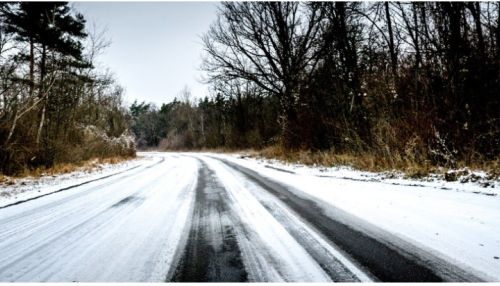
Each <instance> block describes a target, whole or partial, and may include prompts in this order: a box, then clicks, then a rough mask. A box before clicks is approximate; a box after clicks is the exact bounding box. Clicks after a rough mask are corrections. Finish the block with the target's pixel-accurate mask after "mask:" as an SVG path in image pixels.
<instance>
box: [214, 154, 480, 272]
mask: <svg viewBox="0 0 500 286" xmlns="http://www.w3.org/2000/svg"><path fill="white" fill-rule="evenodd" d="M209 157H211V158H213V159H216V160H218V161H220V162H222V163H224V164H225V165H227V166H228V167H230V168H232V169H233V170H235V171H237V172H239V173H241V174H242V175H243V176H244V177H246V178H247V179H248V180H250V181H252V182H254V183H255V184H257V185H258V186H259V187H261V188H262V189H264V190H266V191H267V192H268V193H270V194H272V195H273V196H275V197H276V198H277V199H279V200H280V201H281V202H283V203H284V204H285V205H287V206H288V207H290V209H292V210H293V211H294V212H295V213H297V214H299V215H300V216H301V217H302V219H304V220H305V221H306V222H307V223H308V224H310V225H311V226H313V227H314V228H315V229H317V230H318V231H320V233H321V234H322V235H323V236H325V237H326V238H327V239H328V240H330V241H331V242H332V243H333V244H334V245H336V246H338V247H340V248H341V249H342V250H343V251H344V252H346V253H347V254H349V255H350V256H351V257H352V258H353V259H355V260H356V261H357V262H358V263H359V264H361V265H362V266H363V267H364V268H365V270H367V271H369V272H370V273H371V274H372V275H373V276H375V277H376V278H377V279H379V280H381V281H399V282H406V281H408V282H441V281H449V280H453V281H481V279H479V278H478V277H475V276H474V275H472V274H468V273H466V272H465V271H462V270H460V269H457V267H454V266H453V265H450V264H449V263H447V262H445V261H442V260H440V259H439V258H437V257H432V260H434V261H437V264H439V268H440V269H438V268H435V267H434V266H436V263H430V262H431V259H427V260H422V259H420V257H419V256H417V255H416V254H413V253H410V252H407V251H406V250H403V249H400V248H398V247H397V246H395V245H390V244H386V243H385V242H384V241H380V240H378V239H377V238H375V237H372V236H370V235H368V234H366V233H363V232H361V231H359V230H356V229H354V228H352V227H350V226H349V225H347V224H345V223H343V222H340V221H337V220H335V219H334V218H332V217H329V216H328V215H326V214H325V213H324V210H323V209H322V208H321V207H320V206H319V205H318V204H317V203H316V202H315V201H313V200H310V199H307V198H304V197H302V196H301V197H299V196H298V195H296V194H295V193H296V192H297V193H300V191H296V192H295V191H294V192H292V191H290V190H289V187H286V186H284V185H281V184H280V183H277V182H275V181H273V180H271V179H268V178H266V177H263V176H261V175H259V174H258V173H257V172H255V171H253V170H251V169H248V168H246V167H243V166H240V165H238V164H236V163H233V162H230V161H228V160H225V159H221V158H217V157H212V156H209ZM331 208H332V209H334V207H333V206H331ZM426 255H429V254H426ZM438 270H439V271H438Z"/></svg>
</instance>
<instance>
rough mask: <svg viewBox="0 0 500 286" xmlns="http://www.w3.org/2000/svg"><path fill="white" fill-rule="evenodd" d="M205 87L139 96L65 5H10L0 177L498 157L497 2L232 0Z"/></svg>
mask: <svg viewBox="0 0 500 286" xmlns="http://www.w3.org/2000/svg"><path fill="white" fill-rule="evenodd" d="M218 8H219V9H218V14H217V19H216V20H215V21H214V22H213V24H212V25H211V26H210V27H207V31H206V33H205V34H204V35H202V37H201V41H202V42H203V47H204V54H203V63H202V65H201V67H200V68H201V69H202V70H203V71H204V72H205V74H206V77H205V78H204V79H203V80H204V82H205V83H206V84H207V85H208V86H209V87H210V88H209V89H210V93H209V95H206V96H205V95H197V94H191V92H190V91H189V88H188V87H186V88H185V89H183V90H182V91H180V92H179V94H178V95H177V97H176V99H175V100H174V101H171V102H165V103H164V104H162V105H161V106H159V107H158V106H155V105H154V104H153V103H147V102H144V101H135V102H134V103H132V105H130V106H127V104H126V103H125V102H124V101H123V92H124V91H123V88H122V87H121V86H120V85H119V84H118V83H117V81H116V79H115V78H114V77H113V75H112V74H111V73H110V72H108V71H107V70H106V69H103V68H102V67H99V66H98V65H97V64H96V58H97V57H98V55H99V54H100V53H102V52H103V50H104V49H105V48H106V47H107V46H108V45H109V42H108V41H107V40H106V38H105V33H104V32H102V31H100V30H99V29H97V28H96V27H93V26H91V25H88V23H87V22H86V20H85V18H84V17H83V16H82V15H81V14H79V13H77V12H75V11H73V10H72V8H71V7H70V5H68V3H67V2H16V3H8V2H3V3H0V95H1V96H0V166H1V167H0V172H2V173H4V174H16V173H20V172H23V171H24V170H30V169H34V168H40V167H42V168H45V167H50V166H53V165H54V164H58V163H64V162H79V161H83V160H87V159H90V158H94V157H111V156H134V154H135V149H136V147H137V148H139V149H160V150H202V149H211V150H214V149H220V150H243V149H254V150H257V151H258V152H260V153H261V154H262V155H264V156H270V157H278V158H284V159H293V160H301V161H303V162H308V161H309V162H311V163H321V164H327V165H331V164H337V163H340V164H351V165H354V166H356V167H361V168H368V169H406V170H409V169H412V168H413V169H416V170H424V171H425V170H427V169H429V168H431V167H435V166H443V167H448V168H455V167H459V166H463V165H467V166H478V167H482V166H486V165H488V166H490V167H491V166H492V168H493V170H494V171H495V172H497V173H498V170H499V155H500V144H499V143H500V142H499V140H500V104H499V95H500V17H499V13H500V3H496V2H222V3H219V4H218Z"/></svg>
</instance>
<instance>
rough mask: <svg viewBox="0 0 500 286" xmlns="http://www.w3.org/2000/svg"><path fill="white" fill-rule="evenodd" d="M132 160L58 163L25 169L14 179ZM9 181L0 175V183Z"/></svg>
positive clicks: (89, 169) (51, 174)
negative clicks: (48, 166)
mask: <svg viewBox="0 0 500 286" xmlns="http://www.w3.org/2000/svg"><path fill="white" fill-rule="evenodd" d="M132 158H134V156H113V157H108V158H93V159H90V160H86V161H82V162H79V163H59V164H55V165H54V166H52V167H50V168H43V167H39V168H36V169H31V170H30V169H25V170H24V171H23V172H21V173H19V174H18V175H16V176H15V177H16V178H23V177H41V176H53V175H61V174H67V173H71V172H76V171H80V172H81V171H83V172H91V171H94V170H96V169H99V168H101V167H100V165H101V164H118V163H121V162H124V161H127V160H130V159H132ZM7 181H9V177H6V176H4V175H2V174H0V183H3V182H7Z"/></svg>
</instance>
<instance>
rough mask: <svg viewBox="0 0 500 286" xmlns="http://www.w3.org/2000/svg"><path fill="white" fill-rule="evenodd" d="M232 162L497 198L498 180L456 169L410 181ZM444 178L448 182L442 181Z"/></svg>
mask: <svg viewBox="0 0 500 286" xmlns="http://www.w3.org/2000/svg"><path fill="white" fill-rule="evenodd" d="M228 156H231V157H233V158H237V159H244V160H247V161H250V162H255V163H258V164H259V165H263V166H264V167H266V168H269V169H274V170H277V171H282V172H288V173H293V174H298V175H310V176H317V177H325V178H333V179H345V180H352V181H360V182H379V183H383V184H389V185H397V186H408V187H426V188H434V189H438V190H447V191H450V190H451V191H456V192H470V193H475V194H481V195H487V196H499V195H500V179H496V180H495V179H492V178H490V176H488V174H486V173H485V172H484V171H477V170H469V169H458V170H451V171H449V172H447V173H446V174H445V175H438V174H431V175H429V176H427V177H423V178H419V179H412V178H407V177H405V174H404V173H402V172H396V171H393V172H381V173H376V172H366V171H360V170H355V169H353V168H351V167H349V166H341V167H329V168H328V167H319V166H318V167H316V166H312V167H311V166H306V165H303V164H291V163H286V162H282V161H279V160H274V159H262V158H259V159H257V158H252V157H249V156H246V155H243V154H229V155H228ZM445 177H447V178H448V180H447V179H446V178H445Z"/></svg>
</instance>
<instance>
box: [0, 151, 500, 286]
mask: <svg viewBox="0 0 500 286" xmlns="http://www.w3.org/2000/svg"><path fill="white" fill-rule="evenodd" d="M141 155H142V156H143V159H141V160H137V161H136V162H134V163H133V165H128V166H125V167H122V168H121V169H119V170H110V171H108V173H106V174H104V173H100V174H93V175H89V176H85V177H80V178H78V179H77V180H74V181H73V182H72V180H69V179H68V180H62V181H61V182H60V183H59V184H58V183H57V182H56V181H57V180H56V181H55V182H53V183H51V184H46V185H43V184H42V185H40V186H38V187H34V188H33V189H34V190H35V191H33V190H32V191H28V192H25V194H24V195H22V196H21V195H19V194H18V195H17V196H18V198H17V201H19V200H26V199H30V198H33V199H32V200H28V201H26V202H23V203H19V204H17V205H16V204H13V203H15V202H16V199H13V198H12V196H11V197H10V198H9V199H8V200H6V199H5V198H4V199H3V200H2V201H0V253H1V254H2V255H0V281H5V282H7V281H67V282H70V281H101V282H106V281H114V282H122V281H130V282H133V281H158V282H161V281H165V280H175V281H185V280H190V281H199V280H200V281H203V279H205V280H207V279H208V280H210V279H217V280H231V279H234V280H238V281H240V280H241V279H244V280H249V281H315V282H320V281H323V282H327V281H332V280H333V281H370V280H372V279H382V278H380V277H385V279H388V280H391V279H394V280H398V279H401V276H398V275H401V273H393V272H394V271H396V272H397V271H398V269H389V270H388V273H382V274H383V275H381V276H378V277H377V275H379V272H377V271H376V269H375V268H374V269H370V267H369V266H370V264H369V263H368V264H366V263H365V262H364V261H360V260H356V259H355V257H356V256H353V255H351V254H350V253H349V251H348V250H346V249H345V248H343V247H341V246H339V245H336V243H334V242H335V241H337V239H336V238H335V237H332V235H334V236H335V235H342V234H341V233H340V232H339V233H335V232H332V231H331V229H326V230H325V229H319V228H318V227H322V226H323V224H319V223H316V222H315V221H311V220H314V219H318V218H319V219H320V220H322V221H323V222H324V223H325V225H327V226H333V227H335V226H336V225H337V226H338V227H342V223H345V224H346V225H349V229H351V228H352V229H354V232H353V231H351V230H349V229H348V230H347V232H346V233H347V234H349V233H351V234H350V235H352V233H358V234H361V233H366V235H367V238H363V239H365V240H362V239H361V238H359V241H371V240H373V238H375V239H377V240H380V241H385V242H384V243H386V244H389V245H400V248H401V249H404V250H403V252H408V253H410V252H411V253H417V254H416V255H417V256H415V257H416V258H415V257H414V258H411V257H413V256H412V255H413V254H411V255H410V254H408V253H407V254H402V255H400V254H397V253H395V252H394V251H393V250H390V249H388V250H384V249H382V250H380V251H379V252H373V253H382V254H384V255H385V257H391V255H392V257H396V258H397V259H400V260H401V261H402V263H405V265H406V266H405V267H409V268H408V269H416V271H423V272H422V273H412V275H413V274H415V276H408V277H406V278H411V277H414V279H422V280H433V279H434V278H437V277H435V276H432V275H434V274H432V273H430V274H425V271H427V270H426V269H425V268H421V266H419V265H421V262H418V263H417V264H415V265H413V264H412V263H413V262H411V261H410V260H408V259H410V258H411V259H417V260H418V259H420V260H421V261H425V263H423V264H422V265H425V264H426V263H427V264H428V265H427V266H425V267H430V269H431V270H432V271H434V270H435V271H438V272H439V271H441V272H442V273H445V274H444V275H443V276H442V277H444V278H445V279H446V278H448V279H451V280H454V279H456V280H463V279H464V280H468V279H472V280H478V279H484V280H493V281H499V280H500V261H499V260H498V256H500V241H499V240H500V235H499V234H500V233H499V231H498V230H499V229H500V201H499V198H498V196H486V195H482V194H476V193H473V192H467V191H464V192H457V191H446V190H440V189H436V188H434V187H432V186H427V187H411V186H402V185H391V184H385V183H380V182H368V181H354V180H345V179H339V178H332V177H331V176H330V177H319V176H317V175H318V174H317V173H315V172H313V171H312V170H311V171H310V172H293V173H291V172H284V171H283V170H281V169H282V168H283V166H281V165H278V164H274V165H271V166H269V163H262V162H259V161H257V160H253V159H240V158H237V157H235V156H230V155H220V154H219V155H216V154H200V153H143V154H141ZM229 163H231V164H229ZM235 166H240V167H241V168H248V169H251V170H252V172H255V176H259V178H260V176H261V178H262V179H255V178H254V179H252V178H250V177H249V176H247V175H245V173H244V172H242V170H240V169H239V167H238V168H235ZM270 167H271V168H270ZM108 175H110V176H108ZM329 175H335V174H329ZM95 179H98V180H95ZM268 179H269V180H272V184H275V186H276V188H277V190H278V189H279V190H280V191H279V192H278V191H276V192H275V191H271V189H269V188H270V187H269V186H271V187H272V186H274V185H269V186H266V185H265V184H263V183H262V182H263V181H265V180H268ZM72 183H73V185H77V186H74V187H72ZM270 184H271V183H270ZM61 189H64V190H63V191H60V192H55V193H52V192H54V191H57V190H61ZM6 191H9V190H6V189H3V190H2V189H0V192H6ZM10 191H12V190H10ZM14 191H15V190H14ZM38 191H40V193H42V194H48V193H52V194H50V195H46V196H42V197H39V198H36V197H37V195H38V196H39V194H40V193H39V192H38ZM280 192H281V193H280ZM283 192H286V193H283ZM290 199H292V201H290ZM311 203H313V204H314V206H315V207H316V206H318V207H319V208H320V209H318V212H317V213H314V212H315V210H311V209H307V208H308V206H309V205H310V204H311ZM2 205H3V206H4V207H2ZM5 206H6V207H5ZM306 210H307V211H306ZM311 211H312V212H313V213H312V214H311ZM343 212H345V214H344V213H343ZM335 220H336V221H340V224H339V223H338V222H337V223H336V224H332V223H333V221H335ZM340 229H342V228H340ZM356 231H359V232H356ZM364 236H365V234H363V237H364ZM368 237H372V238H368ZM356 239H358V238H356ZM356 239H355V240H356ZM370 239H371V240H370ZM347 240H349V238H347ZM373 245H382V244H376V243H375V244H373ZM366 247H367V245H364V246H363V245H360V246H359V249H364V248H366ZM359 249H358V251H359ZM391 251H392V252H391ZM394 255H396V256H394ZM408 257H410V258H408ZM495 257H497V258H495ZM381 259H382V258H381ZM398 261H399V260H398ZM386 262H387V263H385V264H387V265H390V263H389V262H390V261H386ZM379 264H382V268H383V264H384V261H379ZM455 265H456V266H458V268H455ZM200 267H201V268H206V269H199V268H200ZM224 267H226V268H227V269H226V270H224V269H221V268H224ZM433 267H434V268H436V269H433ZM392 268H394V267H392ZM396 268H397V267H396ZM207 269H208V270H207ZM457 269H458V271H459V272H460V271H465V272H464V273H461V272H460V273H458V274H457V273H455V272H456V271H457ZM386 274H387V275H388V276H387V275H386ZM431 274H432V275H431ZM197 275H198V276H197ZM199 275H201V276H203V277H201V276H199ZM384 275H386V276H384ZM391 275H392V276H391ZM402 275H405V274H404V273H402ZM454 275H455V276H454ZM398 277H399V278H398ZM433 277H434V278H433ZM404 278H405V277H404V276H403V277H402V279H404Z"/></svg>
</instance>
